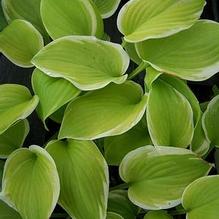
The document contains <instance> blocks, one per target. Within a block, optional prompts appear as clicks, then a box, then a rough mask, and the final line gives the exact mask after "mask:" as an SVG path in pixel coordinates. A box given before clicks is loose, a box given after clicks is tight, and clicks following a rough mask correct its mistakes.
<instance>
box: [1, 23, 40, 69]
mask: <svg viewBox="0 0 219 219" xmlns="http://www.w3.org/2000/svg"><path fill="white" fill-rule="evenodd" d="M42 47H43V38H42V36H41V35H40V33H39V32H38V31H37V30H36V29H35V28H34V26H32V24H31V23H29V22H27V21H24V20H14V21H12V22H11V23H10V24H9V25H8V26H7V27H6V28H5V29H4V30H3V31H2V32H1V33H0V52H2V53H3V54H4V55H5V56H6V57H7V58H8V59H10V61H12V62H13V63H15V64H16V65H19V66H21V67H24V68H28V67H32V66H33V64H31V62H30V61H31V59H32V58H33V56H34V55H36V53H37V52H38V51H39V50H40V49H41V48H42Z"/></svg>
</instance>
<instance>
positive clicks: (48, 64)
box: [32, 36, 129, 90]
mask: <svg viewBox="0 0 219 219" xmlns="http://www.w3.org/2000/svg"><path fill="white" fill-rule="evenodd" d="M60 55H61V56H60ZM32 63H33V64H34V65H35V66H36V67H38V68H39V69H40V70H42V71H43V72H44V73H46V74H48V75H49V76H52V77H61V78H64V79H66V80H68V81H70V82H71V83H72V84H74V85H75V86H76V87H78V88H79V89H81V90H94V89H99V88H102V87H105V86H106V85H107V84H109V83H110V82H114V83H117V84H121V83H123V82H124V81H125V80H126V78H127V75H124V74H125V72H126V70H127V68H128V66H129V57H128V55H127V54H126V52H125V51H124V50H123V49H122V47H121V46H120V45H119V44H115V43H111V42H106V41H103V40H99V39H97V38H95V37H89V36H80V37H78V36H68V37H63V38H61V39H58V40H55V41H54V42H52V43H50V44H49V45H48V46H46V47H45V48H43V49H42V50H41V51H40V52H39V53H38V54H37V55H36V56H35V57H34V58H33V60H32Z"/></svg>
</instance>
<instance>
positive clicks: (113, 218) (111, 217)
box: [106, 212, 124, 219]
mask: <svg viewBox="0 0 219 219" xmlns="http://www.w3.org/2000/svg"><path fill="white" fill-rule="evenodd" d="M106 219H124V218H123V217H122V216H121V215H119V214H117V213H115V212H108V213H107V217H106Z"/></svg>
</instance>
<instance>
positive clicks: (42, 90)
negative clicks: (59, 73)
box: [32, 69, 80, 126]
mask: <svg viewBox="0 0 219 219" xmlns="http://www.w3.org/2000/svg"><path fill="white" fill-rule="evenodd" d="M32 87H33V90H34V93H35V94H36V95H37V96H38V97H39V100H40V102H39V105H38V107H37V112H38V115H39V117H40V118H41V120H42V121H43V123H44V124H45V121H46V119H47V118H48V117H50V116H51V115H52V114H53V113H54V112H56V111H57V110H58V109H60V108H61V107H62V106H64V105H65V104H66V103H68V102H69V101H71V100H72V99H74V98H75V97H76V96H78V95H79V93H80V91H79V90H78V89H77V88H75V87H74V86H73V85H72V84H71V83H70V82H68V81H66V80H64V79H60V78H52V77H49V76H47V75H46V74H44V73H43V72H41V71H40V70H38V69H35V70H34V72H33V75H32ZM45 126H46V125H45Z"/></svg>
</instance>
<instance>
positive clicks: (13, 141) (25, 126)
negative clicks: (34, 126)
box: [0, 119, 30, 158]
mask: <svg viewBox="0 0 219 219" xmlns="http://www.w3.org/2000/svg"><path fill="white" fill-rule="evenodd" d="M29 129H30V128H29V123H28V121H27V120H26V119H25V120H21V121H19V122H17V123H15V124H14V125H12V126H11V127H10V128H9V129H7V130H6V131H5V132H4V133H3V134H1V135H0V158H7V157H8V156H9V155H10V154H11V153H12V152H13V151H14V150H16V149H18V148H20V147H22V146H23V143H24V140H25V138H26V137H27V135H28V133H29Z"/></svg>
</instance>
